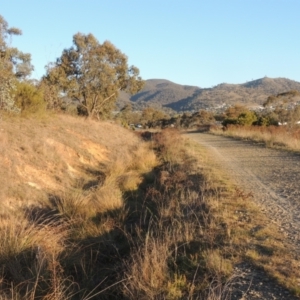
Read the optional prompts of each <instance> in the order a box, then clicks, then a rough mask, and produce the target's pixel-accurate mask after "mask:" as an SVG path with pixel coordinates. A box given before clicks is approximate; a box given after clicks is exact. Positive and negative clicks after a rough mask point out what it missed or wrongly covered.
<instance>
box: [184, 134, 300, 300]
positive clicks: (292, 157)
mask: <svg viewBox="0 0 300 300" xmlns="http://www.w3.org/2000/svg"><path fill="white" fill-rule="evenodd" d="M186 136H187V137H188V138H191V139H193V140H195V141H196V142H198V143H200V144H201V145H202V146H204V147H205V148H207V150H208V151H209V153H210V155H212V156H213V158H214V162H215V163H216V164H217V165H218V166H219V167H220V168H222V169H223V170H224V171H225V172H227V173H228V174H229V175H230V177H231V178H232V179H233V180H234V181H235V182H236V183H237V184H238V185H239V186H240V187H241V188H242V189H243V190H245V191H247V192H251V193H252V194H253V196H254V201H256V203H257V204H258V205H259V206H260V208H261V210H262V211H263V212H264V213H265V215H266V216H267V217H268V218H269V219H270V222H274V223H276V224H277V225H278V226H279V228H280V230H281V231H282V232H283V233H284V234H285V235H286V237H287V242H288V243H289V244H290V245H291V246H292V247H293V248H294V251H295V255H299V259H300V155H299V154H296V153H293V152H288V151H284V150H276V149H271V148H266V147H265V146H263V145H259V144H257V143H253V142H248V141H240V140H234V139H232V138H228V137H223V136H217V135H211V134H207V133H188V134H186ZM239 268H240V271H243V272H245V273H246V276H245V278H244V281H243V283H244V285H245V286H246V285H247V276H248V278H249V280H250V278H251V280H252V283H251V287H250V289H249V290H248V291H247V293H246V294H244V295H243V296H240V298H238V296H236V297H233V298H232V299H247V300H248V299H251V300H252V299H299V298H295V297H293V296H292V295H290V294H289V293H288V292H287V291H286V290H284V289H281V288H280V287H278V286H276V284H275V283H274V282H272V281H268V280H267V281H263V280H262V279H263V278H264V277H266V276H265V275H264V274H263V273H262V271H258V270H254V269H253V268H252V267H251V266H246V265H244V266H240V267H239ZM249 280H248V281H249ZM243 283H241V285H242V284H243Z"/></svg>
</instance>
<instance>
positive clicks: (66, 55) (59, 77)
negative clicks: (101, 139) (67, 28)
mask: <svg viewBox="0 0 300 300" xmlns="http://www.w3.org/2000/svg"><path fill="white" fill-rule="evenodd" d="M127 61H128V59H127V56H126V55H125V54H123V53H122V52H121V51H120V50H119V49H117V48H116V47H115V46H114V45H113V44H112V43H110V42H109V41H105V42H104V43H103V44H100V43H99V42H98V40H97V39H96V38H95V37H94V36H93V35H92V34H88V35H84V34H82V33H77V34H75V35H74V36H73V46H72V47H71V48H69V49H65V50H63V52H62V55H61V57H59V58H58V59H57V60H56V62H55V63H51V64H49V65H48V67H47V74H46V76H45V77H44V80H46V81H47V82H48V83H49V84H51V85H54V86H58V87H59V90H60V93H61V94H62V95H64V96H66V97H68V98H71V99H72V100H75V101H77V102H78V103H79V108H80V111H81V113H84V114H85V115H86V116H87V117H95V116H96V117H98V118H101V117H107V116H108V115H109V114H110V113H111V111H112V110H113V108H114V106H115V102H116V99H117V97H118V92H119V91H120V90H123V91H126V92H129V93H131V94H134V93H136V92H138V91H139V90H140V89H141V88H142V87H143V84H144V82H143V80H142V79H141V77H140V76H139V69H138V68H136V67H135V66H131V67H129V66H128V62H127Z"/></svg>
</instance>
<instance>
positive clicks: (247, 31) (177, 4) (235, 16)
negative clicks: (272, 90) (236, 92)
mask: <svg viewBox="0 0 300 300" xmlns="http://www.w3.org/2000/svg"><path fill="white" fill-rule="evenodd" d="M299 13H300V1H299V0H227V1H224V0H205V1H202V0H105V1H104V0H48V1H46V0H1V6H0V15H2V16H3V17H4V18H5V19H6V21H7V22H8V23H9V26H13V27H18V28H20V29H22V31H23V35H22V36H20V37H14V38H13V40H12V46H15V47H18V48H19V49H20V50H22V51H23V52H28V53H31V55H32V63H33V65H34V67H35V71H34V73H33V77H34V78H37V79H39V78H40V77H41V76H42V75H43V74H44V72H45V69H44V67H45V65H46V64H47V63H49V62H53V61H55V59H56V58H57V57H59V56H60V55H61V53H62V50H63V49H64V48H69V47H71V46H72V37H73V35H74V34H75V33H77V32H81V33H84V34H87V33H92V34H93V35H94V36H95V37H96V38H97V39H98V40H99V42H100V43H102V42H103V41H105V40H109V41H111V42H112V43H113V44H114V45H115V46H116V47H117V48H119V49H120V50H121V51H122V52H123V53H125V54H126V55H127V56H128V59H129V64H130V65H131V64H133V65H135V66H137V67H138V68H139V69H140V74H141V76H142V77H143V79H152V78H159V79H168V80H170V81H173V82H175V83H179V84H186V85H195V86H199V87H211V86H214V85H217V84H219V83H224V82H225V83H244V82H246V81H250V80H254V79H258V78H262V77H264V76H268V77H272V78H275V77H285V78H289V79H292V80H296V81H300V39H299V36H300V17H299Z"/></svg>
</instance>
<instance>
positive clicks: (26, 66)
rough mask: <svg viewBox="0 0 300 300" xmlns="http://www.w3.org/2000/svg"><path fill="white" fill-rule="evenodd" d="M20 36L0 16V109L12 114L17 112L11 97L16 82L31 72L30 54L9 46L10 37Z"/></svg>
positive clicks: (18, 30)
mask: <svg viewBox="0 0 300 300" xmlns="http://www.w3.org/2000/svg"><path fill="white" fill-rule="evenodd" d="M20 34H22V32H21V30H20V29H18V28H14V27H11V28H9V27H8V23H7V22H6V20H5V19H4V18H3V17H2V16H1V15H0V109H4V110H7V111H13V112H19V109H18V108H17V107H16V106H15V105H14V99H13V96H12V93H13V92H14V90H15V88H16V84H17V80H18V79H19V80H23V79H25V78H26V77H27V76H29V75H30V73H31V71H32V70H33V67H32V65H31V63H30V59H31V57H30V54H27V53H23V52H21V51H19V50H18V49H17V48H13V47H10V46H9V40H10V38H11V36H12V35H20Z"/></svg>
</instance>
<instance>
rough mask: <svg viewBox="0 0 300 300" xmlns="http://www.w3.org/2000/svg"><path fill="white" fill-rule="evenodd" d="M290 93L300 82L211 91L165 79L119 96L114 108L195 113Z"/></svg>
mask: <svg viewBox="0 0 300 300" xmlns="http://www.w3.org/2000/svg"><path fill="white" fill-rule="evenodd" d="M290 90H297V91H300V82H297V81H294V80H291V79H287V78H281V77H279V78H270V77H263V78H259V79H255V80H252V81H248V82H245V83H241V84H230V83H220V84H218V85H216V86H214V87H211V88H200V87H198V86H190V85H180V84H177V83H174V82H172V81H169V80H167V79H148V80H145V86H144V88H143V89H142V90H141V91H140V92H139V93H137V94H135V95H133V96H130V95H129V94H126V93H124V92H122V93H121V94H120V96H119V99H118V102H117V105H118V107H122V106H124V105H125V104H128V103H131V104H132V105H133V107H134V108H135V109H137V110H141V109H143V108H145V107H147V106H152V107H155V108H158V109H164V110H168V109H169V110H170V109H171V110H173V111H177V112H182V111H196V110H200V109H209V108H213V107H216V106H220V105H224V104H226V105H234V104H242V105H246V106H260V105H262V104H263V103H264V102H265V101H266V100H267V98H268V97H269V96H271V95H277V94H279V93H284V92H288V91H290Z"/></svg>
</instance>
